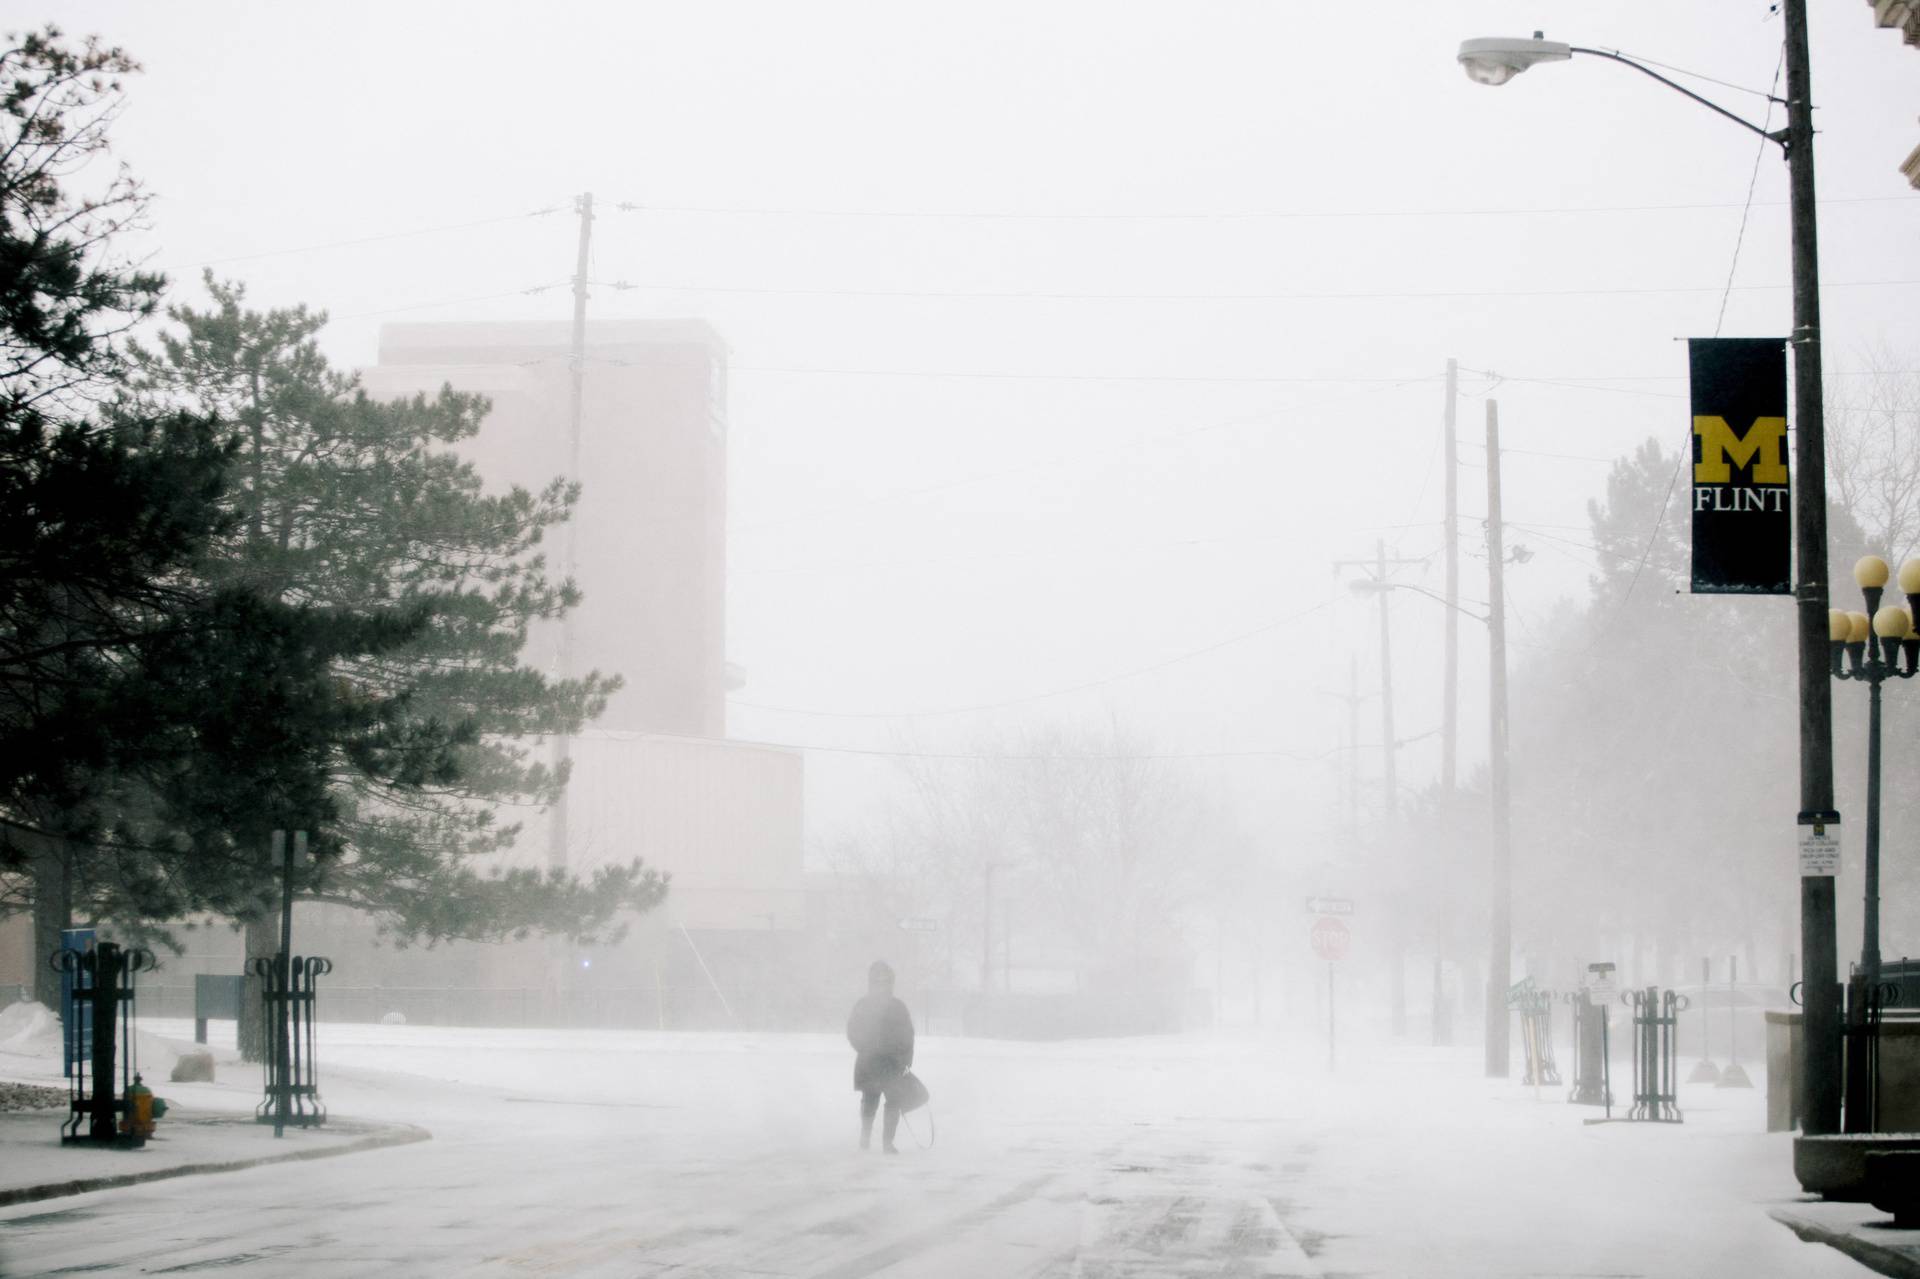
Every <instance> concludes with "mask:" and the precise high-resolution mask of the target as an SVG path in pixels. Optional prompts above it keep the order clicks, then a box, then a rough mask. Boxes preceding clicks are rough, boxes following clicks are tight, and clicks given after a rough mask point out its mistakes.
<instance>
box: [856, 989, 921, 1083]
mask: <svg viewBox="0 0 1920 1279" xmlns="http://www.w3.org/2000/svg"><path fill="white" fill-rule="evenodd" d="M847 1042H848V1043H850V1044H852V1045H853V1051H854V1052H855V1053H857V1054H858V1056H856V1057H855V1058H854V1059H853V1086H854V1088H855V1090H856V1091H859V1092H879V1091H881V1090H883V1089H884V1088H886V1087H887V1085H889V1084H891V1083H892V1082H893V1081H894V1080H896V1079H898V1078H899V1077H900V1076H901V1075H903V1074H905V1073H906V1071H907V1068H908V1067H909V1066H911V1065H913V1018H912V1017H911V1016H909V1015H908V1013H907V1006H906V1005H905V1004H903V1003H901V1002H900V1001H899V1000H898V999H896V998H894V997H893V996H892V995H868V996H866V997H865V998H864V999H862V1000H861V1001H860V1002H859V1003H857V1004H855V1005H854V1006H853V1015H852V1016H851V1017H848V1018H847Z"/></svg>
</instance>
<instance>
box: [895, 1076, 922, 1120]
mask: <svg viewBox="0 0 1920 1279" xmlns="http://www.w3.org/2000/svg"><path fill="white" fill-rule="evenodd" d="M887 1100H889V1101H891V1102H892V1103H893V1104H894V1105H895V1106H898V1107H899V1108H900V1113H902V1114H905V1113H906V1112H908V1111H910V1110H918V1109H920V1107H922V1106H924V1105H926V1104H927V1100H928V1097H927V1086H926V1085H925V1084H923V1083H921V1082H920V1076H918V1075H916V1074H914V1073H913V1072H912V1071H911V1070H909V1071H908V1072H907V1073H906V1074H904V1075H902V1076H900V1079H899V1082H897V1083H895V1084H894V1085H893V1087H891V1088H889V1089H888V1090H887Z"/></svg>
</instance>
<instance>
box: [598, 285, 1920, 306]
mask: <svg viewBox="0 0 1920 1279" xmlns="http://www.w3.org/2000/svg"><path fill="white" fill-rule="evenodd" d="M1916 284H1920V280H1823V281H1821V285H1820V287H1821V288H1823V289H1867V288H1909V287H1912V286H1914V285H1916ZM607 287H610V288H621V289H644V290H646V291H647V292H650V293H719V294H729V295H747V294H750V295H753V296H757V297H799V298H821V297H834V298H940V299H946V300H959V301H985V302H1409V301H1411V302H1419V301H1454V300H1458V299H1460V298H1571V297H1647V296H1655V295H1660V294H1684V293H1719V292H1722V289H1723V286H1721V285H1718V284H1707V285H1659V286H1626V287H1615V288H1575V289H1380V290H1359V291H1354V290H1347V291H1297V292H1287V293H1098V292H1082V291H1074V290H1045V289H854V288H840V287H826V286H818V287H815V286H783V285H765V284H675V283H669V282H662V281H658V280H649V281H642V282H640V283H637V284H633V283H626V282H624V281H623V282H621V283H619V284H617V285H609V286H607ZM1724 287H1725V288H1726V289H1729V290H1731V289H1737V290H1739V291H1741V292H1768V291H1772V292H1778V291H1782V290H1786V289H1790V288H1792V287H1793V286H1792V284H1791V283H1787V284H1741V285H1734V284H1731V283H1730V284H1728V285H1726V286H1724Z"/></svg>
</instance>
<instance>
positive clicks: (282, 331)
mask: <svg viewBox="0 0 1920 1279" xmlns="http://www.w3.org/2000/svg"><path fill="white" fill-rule="evenodd" d="M207 284H208V288H209V290H210V292H211V295H212V306H211V307H210V308H208V309H205V310H196V309H193V308H191V307H184V306H183V307H176V308H173V309H171V310H170V311H169V312H168V315H169V316H170V318H171V319H172V320H173V321H174V322H175V324H176V325H177V326H178V329H177V331H176V332H172V333H169V334H168V335H167V336H166V337H164V338H163V340H162V341H161V343H160V344H159V346H158V348H157V349H155V350H153V351H150V352H144V353H142V356H141V377H140V378H139V379H138V381H137V384H136V387H135V389H134V392H133V394H131V395H130V396H129V397H128V398H127V402H126V408H127V411H129V412H130V413H131V414H133V415H134V416H141V415H144V414H147V413H151V412H154V411H158V410H159V409H161V408H179V407H184V408H186V409H187V410H189V411H191V412H193V413H197V414H204V415H208V416H213V417H217V418H219V419H220V420H222V421H224V422H228V423H230V424H232V426H233V428H234V429H235V431H236V433H237V436H238V452H237V454H236V457H235V464H234V467H235V469H234V476H235V478H234V485H233V491H232V494H231V498H230V509H231V517H232V518H231V521H230V524H229V527H228V529H227V530H226V531H225V532H224V533H223V534H222V535H221V536H220V537H218V538H217V539H216V544H215V550H214V553H213V555H212V556H211V557H210V559H211V563H210V566H209V568H208V570H207V572H208V574H209V578H210V580H211V581H212V582H213V583H215V584H218V585H233V584H241V585H244V586H245V587H247V588H248V589H250V590H254V591H258V592H260V593H262V594H264V595H266V596H268V597H271V598H273V599H276V600H279V601H282V602H285V603H288V604H296V605H304V606H313V607H326V608H334V609H348V610H361V611H371V610H398V611H400V612H402V613H404V614H406V615H409V616H417V617H418V618H420V619H421V621H422V625H421V626H420V629H419V631H418V633H417V634H415V635H414V636H413V638H411V639H410V640H408V641H407V642H406V643H404V644H401V645H399V646H398V647H396V648H393V649H391V650H387V651H382V652H379V653H377V654H370V655H369V656H367V657H365V658H363V659H359V660H353V661H345V662H342V663H340V664H339V665H338V668H337V671H336V674H337V676H338V678H339V679H340V681H341V683H342V686H343V687H344V688H346V689H348V690H350V691H351V694H352V696H353V697H354V698H355V699H358V700H359V701H360V702H362V703H364V704H366V705H369V706H375V707H378V708H379V714H380V723H381V725H382V732H383V733H384V734H385V738H384V742H383V744H381V745H378V746H373V745H370V744H369V742H368V741H367V740H366V739H364V738H342V739H340V740H338V741H336V742H335V743H333V745H334V748H335V753H334V759H333V767H332V770H331V799H332V801H333V807H332V810H331V813H330V815H329V816H328V818H327V819H326V820H325V822H324V823H323V824H320V825H313V824H312V823H309V825H310V826H312V827H313V829H314V831H315V839H316V848H317V850H318V852H319V853H320V854H321V861H322V864H323V865H324V866H325V870H324V872H323V873H322V874H320V875H319V876H317V877H316V879H315V881H314V882H312V883H311V884H309V885H308V886H307V888H306V891H305V893H304V896H306V897H307V898H309V899H314V900H324V901H330V902H336V903H343V904H347V905H351V906H354V907H357V908H360V909H364V910H367V911H370V912H372V913H374V914H375V915H376V916H377V917H378V918H379V919H380V920H381V921H382V924H383V925H384V926H385V927H386V928H387V929H388V930H390V931H391V932H392V933H393V934H394V935H396V936H397V937H398V938H400V939H401V940H403V941H425V942H429V943H431V942H434V941H440V940H445V939H453V938H466V939H499V938H503V937H509V936H516V937H517V936H526V935H528V934H529V933H532V932H544V933H562V934H566V935H569V936H574V937H595V936H605V935H607V934H608V933H609V932H610V931H611V930H614V929H617V927H618V922H617V921H618V917H619V915H620V913H621V912H622V911H624V910H645V909H647V908H649V907H651V906H652V905H654V904H655V903H657V902H658V901H659V900H660V898H661V897H662V896H663V895H664V892H665V881H664V879H663V878H662V877H661V876H659V875H658V874H657V873H655V872H654V871H652V870H650V869H648V868H646V867H645V866H644V865H642V864H641V862H640V861H639V860H638V859H634V860H631V861H629V862H627V863H625V864H623V865H613V866H608V867H605V868H602V869H600V870H599V871H597V872H595V874H594V875H593V876H592V877H591V878H589V879H585V880H583V879H580V878H578V877H575V876H571V875H568V874H565V873H563V872H559V871H546V872H541V871H537V870H534V869H531V868H525V867H521V868H505V867H503V866H501V865H500V863H499V862H498V861H497V860H496V861H493V862H491V863H488V862H484V861H483V862H481V863H480V865H476V862H475V859H476V858H485V856H486V855H487V854H491V853H497V852H499V851H501V850H503V849H505V848H507V847H509V846H510V845H511V844H512V842H513V841H514V839H515V837H516V836H517V834H518V827H517V825H515V824H512V823H502V822H500V821H499V820H498V819H497V817H496V813H497V811H498V806H499V805H502V804H510V805H518V806H538V805H545V804H551V803H553V802H554V801H555V800H556V799H557V797H558V795H559V791H560V788H561V787H562V786H563V785H564V784H565V778H564V777H563V776H559V775H557V774H556V773H555V772H554V771H553V770H551V769H550V768H548V767H547V766H546V765H545V764H544V763H543V762H541V760H540V758H539V754H540V745H541V743H540V742H539V740H538V739H539V738H541V737H542V736H543V735H548V734H555V733H572V732H577V731H578V730H579V729H580V728H581V726H582V725H583V724H585V723H586V722H587V721H588V720H589V719H591V718H592V717H593V716H594V715H596V714H598V713H599V711H600V710H601V709H602V708H603V707H604V705H605V702H606V698H607V696H608V694H609V693H611V692H612V691H613V690H614V689H615V688H617V687H618V680H617V678H608V677H602V676H600V675H597V674H593V675H588V676H586V677H584V678H581V679H575V680H553V679H549V678H547V677H546V676H544V675H542V674H541V673H539V672H538V671H535V670H533V669H531V668H529V667H527V666H525V665H523V664H522V663H521V661H520V653H521V650H522V648H523V646H524V644H525V642H526V639H527V635H528V628H529V627H530V626H531V625H532V624H533V623H534V622H535V621H538V620H541V619H552V618H557V617H558V616H560V615H561V613H562V612H564V610H566V609H567V608H569V607H572V606H573V605H574V604H575V603H576V602H577V600H578V592H577V591H576V590H575V588H574V586H573V584H572V583H571V582H566V581H558V580H555V579H554V578H553V577H552V576H551V575H550V574H549V572H548V570H547V565H546V562H545V560H544V558H543V557H542V556H541V554H540V552H539V547H540V543H541V540H542V537H543V535H544V534H545V533H546V531H547V530H548V529H550V528H552V527H553V526H555V525H556V524H558V523H559V522H561V521H562V520H564V519H565V518H566V517H567V515H568V513H569V510H570V508H571V506H572V504H573V501H574V499H575V496H576V490H575V486H571V485H568V484H566V483H564V482H562V481H559V480H555V481H554V482H553V483H551V484H549V485H548V486H547V487H546V488H545V489H543V490H542V491H540V492H539V493H531V492H528V491H526V490H524V489H519V488H514V489H510V490H508V491H506V492H504V493H490V492H488V491H486V489H485V488H484V487H483V485H482V483H481V480H480V478H479V476H478V475H477V473H476V472H475V470H474V469H473V467H472V466H471V465H470V464H469V463H466V462H464V461H462V460H461V459H460V458H459V456H458V455H457V454H456V453H455V452H454V451H453V450H452V449H451V448H450V446H452V445H456V444H458V443H459V442H460V441H463V440H466V439H469V438H470V437H472V435H473V434H474V433H475V432H476V431H477V430H478V429H479V428H480V425H481V422H482V421H483V420H484V418H485V416H486V413H487V411H488V404H487V402H486V401H485V400H484V399H482V398H481V397H478V396H473V395H463V394H460V393H457V392H455V391H453V390H451V389H443V390H442V391H441V392H440V393H439V394H438V395H434V396H426V395H416V396H414V397H412V398H411V399H405V400H397V401H390V402H383V401H378V400H375V399H373V398H371V397H370V396H368V395H367V394H366V393H365V392H364V391H363V390H362V389H361V388H360V387H359V385H358V384H357V381H356V379H354V378H353V377H351V376H350V375H347V374H344V373H342V372H340V371H338V370H335V369H334V368H332V367H331V366H330V365H329V364H328V362H327V361H326V359H325V357H324V356H323V355H322V354H321V353H320V351H319V348H318V345H317V343H316V341H315V338H316V335H317V334H318V333H319V332H320V330H321V328H322V326H323V325H324V323H325V317H324V315H321V314H316V313H312V312H309V311H307V310H306V309H304V308H300V307H295V308H292V309H288V310H273V311H267V312H255V311H250V310H247V309H246V307H245V305H244V301H245V299H244V293H243V291H242V290H241V289H240V288H239V287H238V286H237V285H230V284H222V283H219V282H217V281H214V280H212V279H209V280H208V282H207ZM481 866H485V867H486V868H485V869H481V868H480V867H481ZM256 918H257V917H256ZM249 934H250V941H249V951H250V953H265V952H268V951H270V950H271V948H272V945H273V944H274V942H273V939H272V936H271V930H270V929H268V928H265V927H261V926H258V925H256V926H255V927H252V928H250V930H249Z"/></svg>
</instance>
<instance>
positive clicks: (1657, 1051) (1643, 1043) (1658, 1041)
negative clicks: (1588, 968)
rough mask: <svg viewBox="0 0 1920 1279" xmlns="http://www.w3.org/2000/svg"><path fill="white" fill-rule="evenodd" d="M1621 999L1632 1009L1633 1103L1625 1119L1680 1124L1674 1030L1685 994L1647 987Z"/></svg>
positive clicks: (1631, 992)
mask: <svg viewBox="0 0 1920 1279" xmlns="http://www.w3.org/2000/svg"><path fill="white" fill-rule="evenodd" d="M1621 998H1622V999H1623V1000H1624V1001H1625V1002H1626V1003H1627V1004H1628V1005H1629V1006H1630V1007H1631V1008H1632V1009H1633V1105H1632V1106H1631V1107H1630V1108H1629V1109H1628V1111H1627V1118H1628V1119H1632V1120H1638V1121H1640V1122H1643V1123H1665V1124H1677V1123H1680V1122H1682V1116H1681V1114H1680V1094H1679V1082H1678V1074H1677V1071H1676V1068H1675V1065H1674V1061H1675V1056H1674V1031H1675V1029H1676V1028H1677V1027H1678V1025H1679V1022H1680V1013H1681V1012H1682V1010H1684V1009H1685V1008H1686V1006H1687V1000H1686V997H1685V996H1682V995H1677V994H1675V993H1674V992H1673V991H1671V990H1667V991H1663V990H1661V989H1660V988H1659V987H1657V986H1648V987H1647V988H1646V989H1644V990H1630V991H1628V992H1627V993H1626V994H1625V995H1623V996H1621Z"/></svg>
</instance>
